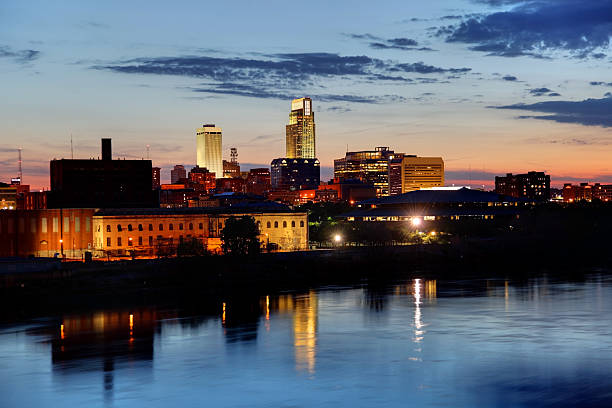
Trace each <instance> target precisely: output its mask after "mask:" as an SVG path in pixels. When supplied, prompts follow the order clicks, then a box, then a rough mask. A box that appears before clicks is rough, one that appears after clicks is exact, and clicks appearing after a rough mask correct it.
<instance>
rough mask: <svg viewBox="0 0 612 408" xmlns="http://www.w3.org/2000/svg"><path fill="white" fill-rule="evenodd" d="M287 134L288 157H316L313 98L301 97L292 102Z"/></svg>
mask: <svg viewBox="0 0 612 408" xmlns="http://www.w3.org/2000/svg"><path fill="white" fill-rule="evenodd" d="M286 135H287V139H286V143H287V158H290V159H314V158H315V157H316V151H315V123H314V112H313V111H312V99H310V98H300V99H294V100H293V101H292V102H291V113H290V114H289V124H288V125H287V126H286Z"/></svg>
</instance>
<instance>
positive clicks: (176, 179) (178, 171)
mask: <svg viewBox="0 0 612 408" xmlns="http://www.w3.org/2000/svg"><path fill="white" fill-rule="evenodd" d="M186 178H187V170H185V166H183V165H182V164H177V165H176V166H174V168H173V169H172V170H170V183H171V184H179V183H181V180H183V179H186Z"/></svg>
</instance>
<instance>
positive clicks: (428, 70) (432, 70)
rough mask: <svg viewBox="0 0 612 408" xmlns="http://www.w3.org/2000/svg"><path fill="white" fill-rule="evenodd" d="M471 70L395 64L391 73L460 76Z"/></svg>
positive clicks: (420, 63)
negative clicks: (447, 73) (448, 73)
mask: <svg viewBox="0 0 612 408" xmlns="http://www.w3.org/2000/svg"><path fill="white" fill-rule="evenodd" d="M471 70H472V69H471V68H440V67H435V66H433V65H427V64H425V63H423V62H415V63H404V64H397V65H396V66H395V67H392V68H391V71H403V72H417V73H419V74H440V73H444V72H451V73H454V74H460V73H465V72H469V71H471Z"/></svg>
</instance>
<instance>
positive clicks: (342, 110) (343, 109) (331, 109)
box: [326, 105, 351, 113]
mask: <svg viewBox="0 0 612 408" xmlns="http://www.w3.org/2000/svg"><path fill="white" fill-rule="evenodd" d="M326 111H328V112H338V113H346V112H350V111H351V109H350V108H347V107H345V106H336V105H334V106H330V107H329V108H327V109H326Z"/></svg>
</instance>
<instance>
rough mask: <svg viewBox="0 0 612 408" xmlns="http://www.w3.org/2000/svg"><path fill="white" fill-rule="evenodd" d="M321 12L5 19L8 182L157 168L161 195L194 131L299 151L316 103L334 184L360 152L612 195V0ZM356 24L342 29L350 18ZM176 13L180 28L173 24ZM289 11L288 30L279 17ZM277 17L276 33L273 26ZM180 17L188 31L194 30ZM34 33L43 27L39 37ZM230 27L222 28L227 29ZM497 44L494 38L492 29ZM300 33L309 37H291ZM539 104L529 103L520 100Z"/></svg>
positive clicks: (272, 9) (11, 14) (277, 151)
mask: <svg viewBox="0 0 612 408" xmlns="http://www.w3.org/2000/svg"><path fill="white" fill-rule="evenodd" d="M350 4H351V7H345V5H346V3H341V2H340V3H337V4H333V5H329V4H327V3H325V4H323V3H319V2H316V1H315V2H313V3H312V7H311V8H309V10H302V11H301V12H300V13H301V14H300V17H299V18H300V19H304V21H308V22H309V23H311V24H314V25H313V26H312V28H314V30H307V31H305V33H306V32H307V33H308V34H307V35H306V34H304V35H300V32H299V30H295V26H296V24H297V23H299V21H296V20H295V19H291V18H288V16H291V15H294V14H295V12H296V10H294V7H297V5H295V6H294V5H291V4H285V3H275V2H271V3H269V4H265V5H258V6H253V5H249V4H248V3H245V5H244V6H243V7H233V6H232V7H230V6H228V5H223V4H213V5H206V7H207V10H206V12H207V14H209V15H215V16H217V18H216V19H211V20H210V21H209V22H208V23H207V24H206V25H201V24H197V20H198V17H197V16H198V15H200V14H201V12H202V9H201V7H203V6H202V5H200V4H198V3H197V2H186V3H183V4H182V7H175V6H171V5H159V4H158V5H155V6H150V7H148V9H150V14H149V24H147V25H142V24H137V22H139V21H140V18H141V14H140V10H141V8H142V7H143V4H140V3H138V2H136V3H132V4H129V5H123V6H122V13H120V14H118V13H116V11H114V10H116V7H113V2H111V3H110V4H109V6H108V8H106V7H99V6H96V7H94V6H93V5H84V4H79V3H78V2H74V3H69V2H68V3H64V4H63V5H62V6H56V5H54V6H50V5H49V4H46V3H44V2H41V3H39V4H35V3H28V4H27V5H24V4H21V3H20V2H11V1H7V2H4V4H3V5H2V6H1V7H0V22H2V24H0V34H1V35H2V38H3V40H2V41H0V72H2V76H3V78H4V79H5V81H3V82H4V83H3V87H4V89H5V93H6V94H7V95H11V98H5V99H3V100H2V101H0V104H1V105H0V108H1V109H0V112H1V113H0V123H1V125H0V134H1V135H2V136H1V139H2V146H1V149H0V178H1V179H2V180H5V181H8V180H10V178H11V177H15V176H16V175H17V149H18V148H19V147H22V148H23V173H24V183H26V184H30V185H32V187H33V188H48V187H49V160H51V159H53V158H62V157H64V158H68V157H70V156H71V149H70V139H71V135H72V139H73V147H74V157H75V158H77V157H78V158H89V157H98V156H99V149H98V147H97V146H98V141H99V139H100V138H101V137H110V138H113V141H114V146H115V150H116V152H117V153H116V156H117V157H126V158H141V157H142V158H145V157H147V153H146V145H150V158H151V159H152V161H153V164H154V166H157V167H161V168H162V182H167V180H168V179H169V171H170V169H171V168H172V167H173V166H174V165H175V164H184V165H185V166H186V167H192V166H193V165H195V163H196V159H195V154H194V150H195V145H194V141H193V129H194V128H196V127H197V126H199V125H200V124H202V123H209V122H211V123H217V124H218V125H219V126H220V127H222V128H223V129H224V133H225V144H224V146H223V156H224V158H228V157H229V148H230V147H237V148H238V151H239V152H240V157H241V165H242V166H244V168H245V169H248V168H249V167H264V166H265V167H268V166H269V163H270V160H271V159H273V158H276V157H282V156H283V155H284V150H285V145H284V143H283V140H284V136H285V135H284V133H285V132H284V130H285V129H284V127H285V125H286V123H287V122H286V121H287V119H286V115H287V113H286V111H287V108H286V107H287V103H288V102H289V101H291V100H292V99H293V98H296V97H311V98H312V99H313V110H314V111H316V112H317V128H318V129H317V156H318V158H319V160H320V162H321V165H322V166H321V173H322V180H326V179H329V178H330V177H331V174H332V173H333V169H332V166H333V159H335V158H338V157H341V156H342V155H343V154H344V153H345V151H347V150H351V151H359V150H370V149H373V148H374V147H376V146H389V147H390V148H391V149H394V150H396V151H402V152H406V153H407V154H416V155H419V156H442V157H443V158H444V160H445V163H446V182H447V184H467V183H468V182H469V181H470V180H471V184H472V185H477V184H486V185H487V187H489V188H491V187H492V186H493V183H494V177H495V176H496V175H497V176H503V175H504V174H506V173H509V172H512V173H524V172H527V171H545V172H546V173H547V174H550V175H551V182H552V184H553V186H555V187H560V186H562V184H563V183H564V182H586V181H589V182H602V183H606V182H608V183H609V182H611V181H612V168H611V165H610V164H609V163H610V160H609V157H610V152H611V149H610V145H611V144H610V143H611V138H610V126H612V122H610V117H611V116H610V112H611V111H612V98H610V96H611V93H610V92H611V91H612V83H611V82H609V79H608V80H606V79H607V78H609V77H610V57H609V56H608V55H607V54H608V53H609V48H610V43H609V35H610V33H612V29H611V28H610V24H609V21H606V19H605V18H601V17H600V16H609V15H611V12H612V2H610V1H581V2H579V1H575V0H562V1H552V0H545V1H539V2H533V1H520V0H512V1H499V0H479V1H468V0H466V1H450V0H448V1H440V2H436V3H435V4H427V5H422V4H420V3H419V4H418V8H415V7H414V6H415V5H416V4H417V3H415V2H414V3H413V2H392V3H389V4H388V7H384V8H381V7H377V5H373V4H369V3H350ZM340 15H342V16H343V18H341V19H339V18H337V17H338V16H340ZM168 16H173V18H168ZM271 16H273V17H271ZM262 20H264V21H266V25H265V27H263V28H262V27H261V21H262ZM179 21H180V23H178V22H179ZM25 27H27V32H26V31H25ZM221 28H223V29H222V30H221ZM483 32H485V33H488V34H487V36H481V37H479V36H478V33H483ZM281 33H293V34H292V35H280V34H281ZM521 104H522V105H521Z"/></svg>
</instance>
